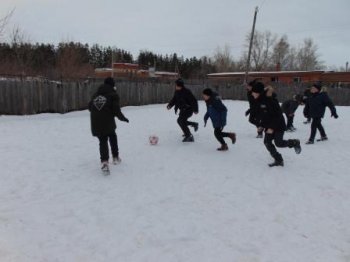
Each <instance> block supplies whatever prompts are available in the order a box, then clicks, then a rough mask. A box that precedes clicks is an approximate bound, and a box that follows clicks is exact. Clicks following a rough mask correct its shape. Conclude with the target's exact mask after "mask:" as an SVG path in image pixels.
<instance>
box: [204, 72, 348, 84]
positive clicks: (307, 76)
mask: <svg viewBox="0 0 350 262" xmlns="http://www.w3.org/2000/svg"><path fill="white" fill-rule="evenodd" d="M207 76H208V78H209V79H232V80H237V81H241V82H242V83H243V81H244V77H245V72H227V73H214V74H208V75H207ZM248 79H249V80H253V79H261V81H263V82H265V83H276V82H277V83H285V84H293V83H310V82H316V81H322V82H324V83H340V82H341V83H350V72H333V71H270V72H249V73H248Z"/></svg>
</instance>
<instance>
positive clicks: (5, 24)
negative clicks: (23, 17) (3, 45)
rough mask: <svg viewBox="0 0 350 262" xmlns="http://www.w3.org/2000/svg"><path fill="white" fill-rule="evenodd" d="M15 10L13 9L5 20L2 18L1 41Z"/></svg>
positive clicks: (0, 19) (0, 22)
mask: <svg viewBox="0 0 350 262" xmlns="http://www.w3.org/2000/svg"><path fill="white" fill-rule="evenodd" d="M14 11H15V9H12V10H11V11H10V12H9V13H8V14H7V15H5V16H4V17H3V18H0V40H1V39H2V38H3V35H4V31H5V27H6V26H7V24H8V22H9V20H10V18H11V16H12V15H13V13H14Z"/></svg>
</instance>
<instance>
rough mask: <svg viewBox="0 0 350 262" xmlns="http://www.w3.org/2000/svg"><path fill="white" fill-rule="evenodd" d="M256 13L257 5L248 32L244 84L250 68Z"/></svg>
mask: <svg viewBox="0 0 350 262" xmlns="http://www.w3.org/2000/svg"><path fill="white" fill-rule="evenodd" d="M257 14H258V7H255V13H254V22H253V27H252V32H251V34H250V42H249V51H248V58H247V65H246V71H245V76H244V84H247V80H248V72H249V70H250V55H251V53H252V46H253V39H254V32H255V23H256V15H257Z"/></svg>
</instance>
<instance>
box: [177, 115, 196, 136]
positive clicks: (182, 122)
mask: <svg viewBox="0 0 350 262" xmlns="http://www.w3.org/2000/svg"><path fill="white" fill-rule="evenodd" d="M192 115H193V111H192V110H181V111H180V115H179V117H178V119H177V123H178V124H179V126H180V127H181V129H182V132H183V133H184V135H185V136H186V137H188V136H190V135H191V131H190V129H189V128H188V126H195V125H196V124H197V123H195V122H190V121H188V119H189V118H190V117H191V116H192Z"/></svg>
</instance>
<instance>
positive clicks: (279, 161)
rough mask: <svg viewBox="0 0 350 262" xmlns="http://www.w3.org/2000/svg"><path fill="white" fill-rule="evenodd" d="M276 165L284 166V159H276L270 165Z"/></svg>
mask: <svg viewBox="0 0 350 262" xmlns="http://www.w3.org/2000/svg"><path fill="white" fill-rule="evenodd" d="M274 166H284V163H283V160H275V161H274V162H273V163H270V164H269V167H274Z"/></svg>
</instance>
